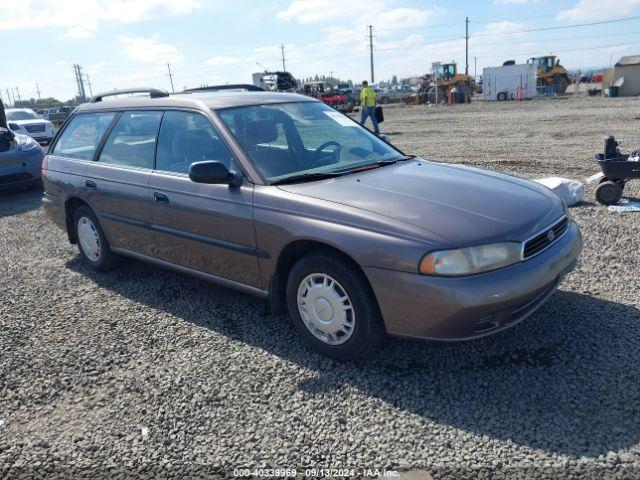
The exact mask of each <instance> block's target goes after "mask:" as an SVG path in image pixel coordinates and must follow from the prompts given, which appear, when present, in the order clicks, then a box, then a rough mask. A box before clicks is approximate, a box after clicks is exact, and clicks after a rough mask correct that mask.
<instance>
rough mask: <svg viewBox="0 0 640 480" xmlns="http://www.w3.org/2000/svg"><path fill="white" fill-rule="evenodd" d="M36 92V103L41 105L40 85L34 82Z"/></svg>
mask: <svg viewBox="0 0 640 480" xmlns="http://www.w3.org/2000/svg"><path fill="white" fill-rule="evenodd" d="M36 91H37V92H38V103H42V97H41V96H40V85H38V82H36Z"/></svg>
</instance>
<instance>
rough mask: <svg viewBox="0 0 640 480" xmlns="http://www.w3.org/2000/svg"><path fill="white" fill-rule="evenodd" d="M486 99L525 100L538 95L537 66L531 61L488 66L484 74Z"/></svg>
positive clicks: (483, 87) (483, 85) (483, 86)
mask: <svg viewBox="0 0 640 480" xmlns="http://www.w3.org/2000/svg"><path fill="white" fill-rule="evenodd" d="M482 90H483V92H482V94H483V96H484V99H485V100H516V99H520V100H524V99H527V98H533V97H535V96H536V94H537V92H536V66H535V65H533V64H530V63H523V64H516V65H504V66H502V67H487V68H485V69H484V70H483V74H482Z"/></svg>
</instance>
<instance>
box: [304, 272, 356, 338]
mask: <svg viewBox="0 0 640 480" xmlns="http://www.w3.org/2000/svg"><path fill="white" fill-rule="evenodd" d="M298 311H299V312H300V317H301V318H302V321H303V322H304V325H305V327H307V329H308V330H309V331H310V332H311V333H312V334H313V336H314V337H316V338H317V339H318V340H321V341H323V342H324V343H327V344H329V345H340V344H342V343H344V342H346V341H347V340H349V338H351V335H352V334H353V330H354V327H355V320H356V315H355V310H354V309H353V304H352V303H351V299H350V298H349V295H348V294H347V292H346V290H345V289H344V288H342V285H340V284H339V283H338V282H337V281H336V280H335V279H334V278H332V277H330V276H329V275H327V274H325V273H312V274H311V275H307V276H306V277H305V278H304V279H303V280H302V282H300V286H299V287H298Z"/></svg>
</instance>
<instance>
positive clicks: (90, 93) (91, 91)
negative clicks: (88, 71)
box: [85, 75, 93, 97]
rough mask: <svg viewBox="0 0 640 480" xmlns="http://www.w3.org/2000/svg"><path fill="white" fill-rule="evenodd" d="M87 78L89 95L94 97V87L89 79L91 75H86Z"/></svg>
mask: <svg viewBox="0 0 640 480" xmlns="http://www.w3.org/2000/svg"><path fill="white" fill-rule="evenodd" d="M85 77H87V86H88V87H89V95H91V96H92V97H93V87H92V86H91V78H89V75H85Z"/></svg>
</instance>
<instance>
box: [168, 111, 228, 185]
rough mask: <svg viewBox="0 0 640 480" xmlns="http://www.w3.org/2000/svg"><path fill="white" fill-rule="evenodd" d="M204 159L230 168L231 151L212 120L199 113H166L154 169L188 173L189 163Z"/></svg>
mask: <svg viewBox="0 0 640 480" xmlns="http://www.w3.org/2000/svg"><path fill="white" fill-rule="evenodd" d="M203 160H215V161H218V162H220V163H223V164H224V165H225V166H226V167H227V168H231V153H230V152H229V150H228V149H227V147H226V146H225V144H224V143H223V142H222V140H221V139H220V135H218V132H217V131H216V129H215V128H214V127H213V125H211V122H210V121H209V120H208V119H207V118H206V117H204V116H203V115H200V114H199V113H191V112H179V111H168V112H166V113H165V114H164V118H163V119H162V127H160V136H159V138H158V151H157V154H156V170H162V171H165V172H175V173H189V167H190V166H191V164H192V163H194V162H202V161H203Z"/></svg>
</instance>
